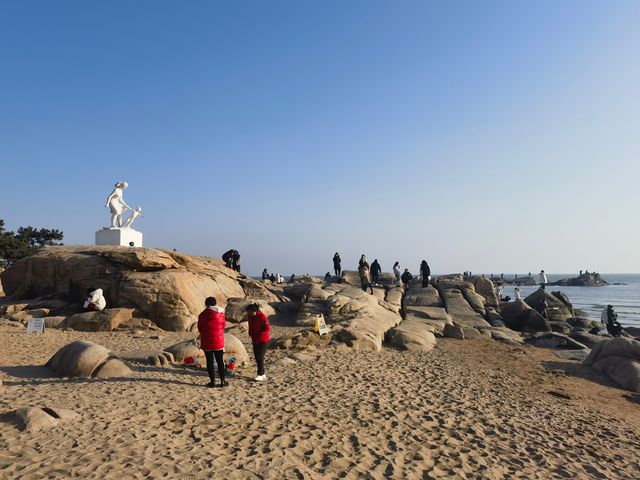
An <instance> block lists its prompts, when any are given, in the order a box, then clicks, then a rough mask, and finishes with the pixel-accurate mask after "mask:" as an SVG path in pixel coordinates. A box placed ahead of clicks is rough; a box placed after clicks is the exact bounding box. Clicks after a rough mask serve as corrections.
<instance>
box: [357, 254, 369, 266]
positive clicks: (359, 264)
mask: <svg viewBox="0 0 640 480" xmlns="http://www.w3.org/2000/svg"><path fill="white" fill-rule="evenodd" d="M362 265H366V266H367V268H369V262H367V257H365V256H364V253H363V254H362V255H361V256H360V260H359V261H358V270H359V269H360V267H362Z"/></svg>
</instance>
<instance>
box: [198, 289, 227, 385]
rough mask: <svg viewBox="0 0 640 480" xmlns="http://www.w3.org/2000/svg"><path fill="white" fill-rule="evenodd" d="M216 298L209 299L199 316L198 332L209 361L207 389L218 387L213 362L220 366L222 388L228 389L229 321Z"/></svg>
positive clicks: (201, 346)
mask: <svg viewBox="0 0 640 480" xmlns="http://www.w3.org/2000/svg"><path fill="white" fill-rule="evenodd" d="M217 303H218V302H217V301H216V299H215V298H214V297H208V298H207V299H206V300H205V301H204V304H205V309H204V311H203V312H202V313H201V314H200V315H199V316H198V332H200V348H201V349H202V350H204V356H205V358H206V360H207V373H208V374H209V380H210V382H209V384H208V385H207V387H209V388H212V387H215V386H216V374H215V370H214V368H213V360H214V357H215V363H217V364H218V375H220V386H221V387H226V386H227V382H226V380H225V378H224V327H225V326H226V324H227V321H226V319H225V316H224V309H223V308H220V307H218V306H217Z"/></svg>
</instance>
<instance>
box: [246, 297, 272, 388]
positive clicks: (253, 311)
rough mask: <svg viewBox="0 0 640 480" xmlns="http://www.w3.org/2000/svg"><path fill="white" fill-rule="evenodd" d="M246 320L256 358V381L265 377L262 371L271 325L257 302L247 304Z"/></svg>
mask: <svg viewBox="0 0 640 480" xmlns="http://www.w3.org/2000/svg"><path fill="white" fill-rule="evenodd" d="M247 320H248V321H249V336H250V337H251V343H252V344H253V356H254V357H255V358H256V364H257V366H258V375H257V376H256V378H255V380H256V382H261V381H263V380H266V379H267V376H266V375H265V373H264V356H265V354H266V353H267V346H268V345H269V340H271V335H270V332H271V325H270V324H269V319H268V318H267V316H266V315H265V314H264V313H262V312H261V311H260V307H259V306H258V304H257V303H252V304H251V305H249V306H247Z"/></svg>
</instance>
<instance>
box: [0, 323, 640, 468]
mask: <svg viewBox="0 0 640 480" xmlns="http://www.w3.org/2000/svg"><path fill="white" fill-rule="evenodd" d="M288 331H289V330H288V329H286V328H283V327H275V328H274V332H275V334H276V335H278V334H284V333H287V332H288ZM155 334H157V332H145V333H144V334H142V335H141V338H133V337H134V335H132V333H129V332H117V333H107V332H100V333H86V332H65V331H59V330H48V331H47V332H46V333H45V335H44V336H38V335H26V334H25V333H24V330H23V329H17V328H13V327H6V326H2V327H0V339H1V341H0V343H1V345H0V347H1V348H0V378H1V379H2V381H3V383H4V386H2V387H0V413H5V412H7V411H9V410H13V409H16V408H19V407H25V406H48V407H50V406H60V407H65V408H70V409H72V410H74V411H76V412H77V413H79V414H80V417H79V418H78V419H75V420H69V421H67V422H63V423H60V424H59V425H57V426H55V427H52V428H50V429H48V430H42V431H39V432H34V433H29V432H21V431H19V430H18V428H17V427H16V426H15V425H14V424H12V423H10V422H8V421H6V418H5V417H3V418H5V421H2V422H0V478H3V479H12V478H20V479H36V478H73V477H77V478H100V479H105V478H118V479H121V478H186V479H192V478H193V479H198V478H228V479H234V478H237V479H247V478H249V479H250V478H273V479H280V478H307V479H321V478H489V479H500V478H527V479H532V478H545V479H547V478H585V479H587V478H616V479H619V478H639V477H640V438H639V432H640V403H639V401H640V400H639V396H638V395H636V394H631V393H629V392H625V391H623V390H619V389H617V388H614V387H613V386H611V384H610V383H608V382H607V381H606V380H604V379H602V377H600V376H598V375H595V374H593V373H591V371H590V370H589V369H588V368H586V367H581V366H580V365H578V364H577V363H575V362H571V361H566V360H562V359H560V358H558V357H556V356H555V355H554V354H553V353H552V352H551V351H550V350H544V349H537V348H534V347H528V346H527V347H512V346H508V345H504V344H500V343H497V342H495V341H491V340H484V339H483V340H467V341H457V340H448V339H441V340H438V345H437V347H436V348H435V349H434V350H433V351H432V352H429V353H426V354H419V353H407V352H399V351H395V350H391V349H386V348H385V349H383V351H382V352H379V353H358V352H354V351H350V350H349V349H346V348H340V349H338V348H334V347H329V348H326V349H323V350H315V351H310V352H308V354H309V356H311V357H312V358H310V359H306V360H303V361H299V362H297V363H295V364H289V362H287V361H286V360H283V359H284V358H285V357H287V356H288V355H289V354H290V353H291V352H285V351H270V352H268V354H267V375H268V380H267V382H265V383H262V384H259V383H256V382H253V381H252V378H253V375H255V370H254V366H253V365H250V366H249V368H247V369H246V370H245V371H244V372H243V373H242V374H241V375H240V376H239V377H237V378H233V379H231V380H230V384H231V385H230V386H229V387H228V388H226V389H219V388H216V389H208V388H204V384H206V383H207V381H208V378H207V377H206V372H205V371H204V370H203V369H198V370H194V369H191V368H186V367H174V368H160V367H151V366H134V376H133V377H130V378H125V379H112V380H96V379H71V380H69V379H59V378H46V377H41V375H42V374H43V369H42V368H39V367H37V366H38V365H42V364H44V363H45V362H46V361H47V360H48V358H49V357H50V356H51V355H52V354H53V353H55V352H56V351H57V350H58V348H60V347H62V346H63V345H65V344H67V343H69V342H71V341H73V340H77V339H86V340H90V341H93V342H95V343H98V344H101V345H104V346H106V347H107V348H110V349H112V350H113V351H115V352H125V351H130V350H140V349H158V348H162V347H166V346H169V345H171V344H173V343H175V342H177V341H179V340H182V339H186V338H192V337H193V334H188V333H170V332H160V335H161V336H162V338H161V339H160V340H158V339H150V338H149V337H150V336H153V335H155ZM241 338H242V340H243V341H244V342H248V337H246V334H243V335H242V336H241ZM34 366H36V367H34ZM585 377H589V378H585ZM565 397H569V398H565Z"/></svg>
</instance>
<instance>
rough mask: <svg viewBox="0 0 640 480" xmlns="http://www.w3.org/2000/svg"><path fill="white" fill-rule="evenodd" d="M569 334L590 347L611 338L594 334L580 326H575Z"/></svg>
mask: <svg viewBox="0 0 640 480" xmlns="http://www.w3.org/2000/svg"><path fill="white" fill-rule="evenodd" d="M569 336H570V337H571V338H573V339H574V340H576V341H578V342H580V343H582V344H584V345H586V346H587V347H589V348H593V347H594V346H595V345H596V344H597V343H600V342H603V341H605V340H608V339H610V338H611V337H609V336H607V337H605V336H602V335H593V334H591V333H589V332H587V331H586V330H582V329H580V328H574V329H573V330H571V332H570V333H569Z"/></svg>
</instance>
